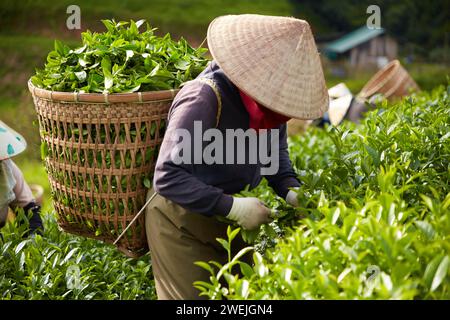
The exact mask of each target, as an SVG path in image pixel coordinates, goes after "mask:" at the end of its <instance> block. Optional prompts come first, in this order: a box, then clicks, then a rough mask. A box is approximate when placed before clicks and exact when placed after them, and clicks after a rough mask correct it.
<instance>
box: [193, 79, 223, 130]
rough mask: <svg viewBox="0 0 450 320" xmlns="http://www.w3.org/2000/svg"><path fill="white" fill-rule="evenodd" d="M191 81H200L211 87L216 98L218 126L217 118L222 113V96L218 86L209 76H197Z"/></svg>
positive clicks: (217, 123)
mask: <svg viewBox="0 0 450 320" xmlns="http://www.w3.org/2000/svg"><path fill="white" fill-rule="evenodd" d="M192 81H200V82H202V83H204V84H206V85H208V86H210V87H211V89H212V90H213V91H214V94H215V95H216V98H217V116H216V128H217V127H218V126H219V120H220V115H221V113H222V96H221V95H220V91H219V88H218V87H217V84H216V83H215V82H214V80H212V79H209V78H197V79H194V80H192Z"/></svg>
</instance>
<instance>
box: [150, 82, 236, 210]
mask: <svg viewBox="0 0 450 320" xmlns="http://www.w3.org/2000/svg"><path fill="white" fill-rule="evenodd" d="M217 105H218V103H217V97H216V95H215V94H214V92H213V90H212V89H211V88H210V87H209V86H208V85H205V84H203V83H200V82H192V83H189V84H187V85H186V86H185V87H184V88H183V89H182V90H181V91H180V92H179V93H178V95H177V97H176V99H175V101H174V102H173V104H172V107H171V109H170V111H169V119H168V125H167V130H166V133H165V135H164V139H163V142H162V145H161V148H160V151H159V155H158V159H157V162H156V167H155V174H154V178H153V188H154V190H155V191H156V192H158V193H159V194H160V195H162V196H163V197H165V198H167V199H169V200H171V201H173V202H175V203H177V204H178V205H180V206H182V207H184V208H185V209H186V210H189V211H192V212H196V213H200V214H204V215H207V216H211V215H217V214H218V215H227V214H228V213H229V211H230V209H231V206H232V203H233V198H232V196H230V195H227V194H224V192H223V190H222V189H219V188H216V187H214V186H211V185H207V184H206V183H204V182H203V181H201V180H199V179H198V178H197V177H195V175H194V166H193V163H194V157H196V155H195V148H194V138H195V135H194V122H197V128H198V125H199V124H201V126H202V130H201V132H195V134H196V135H201V136H202V135H203V132H204V131H205V130H207V129H209V128H213V127H215V124H216V116H217V108H218V107H217ZM180 132H184V133H188V134H189V135H190V138H191V139H190V141H188V143H185V142H184V141H183V144H182V145H181V138H180V137H179V133H180ZM199 139H200V140H199V141H200V142H201V141H202V140H201V137H199ZM180 146H187V147H190V150H191V152H190V155H189V152H188V153H187V155H188V156H186V154H184V152H185V151H183V152H180ZM202 148H203V147H202ZM200 150H202V149H200ZM200 152H202V151H200ZM174 154H178V155H181V156H182V157H183V158H184V159H188V160H189V161H183V162H181V163H180V161H174V158H173V155H174ZM197 156H198V154H197ZM200 156H201V155H200ZM186 162H188V163H186Z"/></svg>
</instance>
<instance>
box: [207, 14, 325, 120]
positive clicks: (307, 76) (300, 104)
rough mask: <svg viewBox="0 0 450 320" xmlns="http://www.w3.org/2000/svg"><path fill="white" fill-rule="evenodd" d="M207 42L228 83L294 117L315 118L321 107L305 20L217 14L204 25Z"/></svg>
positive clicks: (319, 79)
mask: <svg viewBox="0 0 450 320" xmlns="http://www.w3.org/2000/svg"><path fill="white" fill-rule="evenodd" d="M208 46H209V50H210V52H211V54H212V56H213V58H214V60H216V62H217V64H218V65H219V66H220V67H221V68H222V70H223V72H224V73H225V74H226V76H227V77H228V78H229V79H230V81H231V82H233V83H234V84H235V85H236V86H237V87H238V88H239V89H240V90H242V91H244V92H245V93H246V94H248V95H249V96H251V97H252V98H253V99H254V100H256V101H257V102H259V103H260V104H262V105H263V106H265V107H267V108H269V109H271V110H273V111H275V112H277V113H280V114H283V115H285V116H289V117H291V118H297V119H316V118H319V117H321V116H322V115H323V114H324V113H325V111H326V110H327V108H328V93H327V88H326V85H325V79H324V76H323V70H322V66H321V62H320V57H319V53H318V51H317V47H316V44H315V42H314V38H313V35H312V33H311V29H310V27H309V24H308V23H307V22H306V21H304V20H299V19H295V18H288V17H275V16H263V15H255V14H243V15H228V16H222V17H218V18H216V19H215V20H213V21H212V22H211V23H210V25H209V28H208Z"/></svg>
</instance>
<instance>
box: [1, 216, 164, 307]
mask: <svg viewBox="0 0 450 320" xmlns="http://www.w3.org/2000/svg"><path fill="white" fill-rule="evenodd" d="M18 221H24V219H23V213H19V218H18V219H16V221H15V222H14V223H9V224H7V225H6V226H5V227H4V228H2V229H1V236H0V299H126V300H128V299H131V300H134V299H155V298H156V296H155V288H154V282H153V279H152V271H151V264H150V261H149V260H150V259H149V256H148V255H146V256H144V257H142V258H140V259H138V260H136V259H131V258H126V257H125V256H124V255H123V254H122V253H120V252H119V251H118V250H117V249H116V248H115V247H113V246H111V245H107V244H104V243H102V242H99V241H97V240H92V239H87V238H81V237H76V236H72V235H69V234H67V233H64V232H61V231H60V230H59V229H58V227H57V224H56V221H55V216H54V215H52V214H48V215H45V218H44V223H45V227H46V229H45V232H44V234H43V235H42V236H40V235H35V236H32V237H30V238H23V237H22V235H23V234H24V232H26V230H27V224H26V223H24V224H20V225H19V224H18Z"/></svg>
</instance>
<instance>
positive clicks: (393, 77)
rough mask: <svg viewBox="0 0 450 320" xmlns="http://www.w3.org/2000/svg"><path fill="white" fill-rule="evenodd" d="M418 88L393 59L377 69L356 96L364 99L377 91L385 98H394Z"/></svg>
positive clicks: (406, 72)
mask: <svg viewBox="0 0 450 320" xmlns="http://www.w3.org/2000/svg"><path fill="white" fill-rule="evenodd" d="M416 90H419V86H418V85H417V83H416V82H415V81H414V79H413V78H411V76H410V75H409V73H408V71H406V70H405V68H403V67H402V65H401V64H400V62H399V61H398V60H393V61H391V62H389V63H388V64H387V65H386V66H384V67H383V68H382V69H381V70H379V71H378V72H377V73H376V74H375V75H374V76H373V77H372V78H371V79H370V80H369V81H368V82H367V83H366V85H365V86H364V87H363V88H362V90H361V92H360V93H359V94H358V97H359V98H361V99H363V100H366V99H369V98H370V97H371V96H373V95H374V94H377V93H381V94H382V95H383V96H384V97H385V98H386V99H388V100H394V99H396V98H401V97H403V96H406V95H408V94H410V93H411V91H416Z"/></svg>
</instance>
